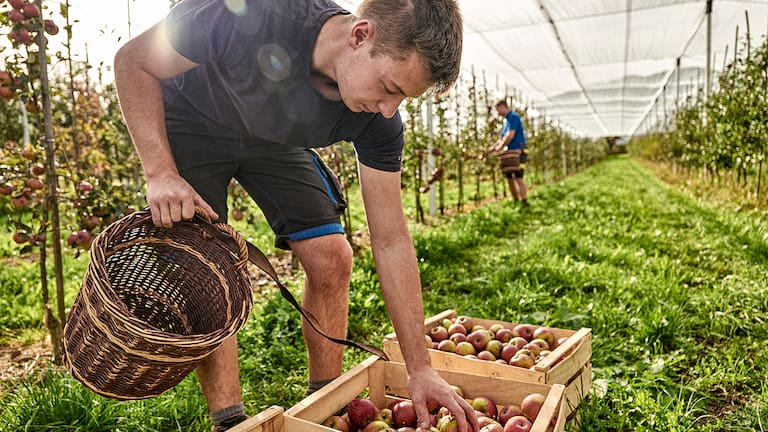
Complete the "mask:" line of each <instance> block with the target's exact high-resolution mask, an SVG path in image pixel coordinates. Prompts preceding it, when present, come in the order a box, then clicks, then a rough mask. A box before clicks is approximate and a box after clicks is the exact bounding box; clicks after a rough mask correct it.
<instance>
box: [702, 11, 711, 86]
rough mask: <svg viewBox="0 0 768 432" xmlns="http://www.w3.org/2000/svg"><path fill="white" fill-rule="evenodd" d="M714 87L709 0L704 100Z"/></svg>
mask: <svg viewBox="0 0 768 432" xmlns="http://www.w3.org/2000/svg"><path fill="white" fill-rule="evenodd" d="M711 88H712V0H707V66H706V69H705V75H704V101H706V100H707V99H708V98H709V90H710V89H711Z"/></svg>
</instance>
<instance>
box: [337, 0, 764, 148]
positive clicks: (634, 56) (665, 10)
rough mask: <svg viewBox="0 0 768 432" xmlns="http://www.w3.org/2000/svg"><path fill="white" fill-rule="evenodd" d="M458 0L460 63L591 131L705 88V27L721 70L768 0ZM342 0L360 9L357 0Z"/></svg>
mask: <svg viewBox="0 0 768 432" xmlns="http://www.w3.org/2000/svg"><path fill="white" fill-rule="evenodd" d="M458 1H459V4H460V6H461V9H462V13H463V15H464V55H463V59H462V69H463V70H464V71H466V72H467V73H470V71H471V70H472V69H474V71H475V73H484V74H485V76H486V78H487V79H488V81H490V84H491V87H495V86H496V83H499V87H500V88H496V91H498V92H501V93H502V94H503V93H504V92H505V91H508V92H509V93H515V94H520V95H521V96H522V99H523V100H522V101H521V102H523V103H524V104H525V105H526V106H528V107H534V108H536V109H537V110H538V111H543V112H544V113H545V114H546V115H547V116H548V117H550V118H551V119H553V120H556V121H559V122H560V123H562V124H564V125H565V126H566V127H568V128H569V130H572V131H573V132H575V133H577V134H579V135H584V136H589V137H600V136H629V135H633V134H637V133H643V132H644V131H645V130H646V127H655V125H656V124H657V119H656V116H663V113H664V112H665V111H666V112H668V113H671V112H672V111H673V109H674V106H675V104H676V102H677V100H678V99H677V98H678V97H679V98H681V99H684V98H685V97H686V96H688V95H690V94H695V91H696V90H695V88H703V87H704V86H705V84H706V79H705V77H706V74H705V70H706V64H707V51H708V50H707V46H708V43H707V42H708V37H707V36H708V34H710V35H711V45H710V46H711V54H710V58H711V66H712V76H713V80H716V76H717V73H718V71H720V70H722V69H723V66H724V65H725V64H727V62H730V61H732V59H733V55H734V42H735V39H736V33H737V29H738V32H739V39H740V42H739V46H743V45H744V44H745V38H744V35H745V34H746V27H747V16H748V22H749V26H750V35H751V41H752V42H751V43H752V45H753V46H757V45H758V44H760V43H761V41H763V40H764V38H765V35H766V33H767V32H768V0H714V1H712V13H711V15H709V16H708V14H707V0H698V1H693V0H458ZM338 3H339V4H340V5H342V6H345V7H347V8H350V9H351V10H353V11H354V9H355V8H356V7H357V5H359V4H360V0H339V1H338ZM745 12H746V13H745ZM710 16H711V32H708V27H709V25H708V22H709V21H710V19H709V17H710ZM726 57H727V58H726ZM678 59H679V61H680V67H679V83H680V85H679V93H678V85H677V83H678V73H677V70H678V68H677V62H678ZM713 82H714V81H713ZM646 117H648V118H649V120H648V121H646ZM659 121H663V119H659Z"/></svg>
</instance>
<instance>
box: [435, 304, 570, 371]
mask: <svg viewBox="0 0 768 432" xmlns="http://www.w3.org/2000/svg"><path fill="white" fill-rule="evenodd" d="M566 339H567V338H565V337H563V338H560V339H555V335H554V332H552V330H551V329H549V328H547V327H541V326H536V325H533V324H517V325H516V326H515V327H513V328H507V327H504V326H503V325H502V324H499V323H496V324H492V325H490V326H489V327H488V328H486V327H485V326H483V325H480V324H475V323H474V320H473V319H472V318H471V317H468V316H465V315H460V316H457V317H456V318H455V319H451V318H446V319H444V320H443V321H442V322H441V323H440V324H439V325H436V326H434V327H432V328H431V329H429V330H428V334H427V344H428V345H429V347H431V348H434V349H437V350H440V351H445V352H451V353H454V354H457V355H460V356H464V357H468V358H474V359H480V360H486V361H493V362H497V363H502V364H508V365H512V366H517V367H522V368H526V369H529V368H531V367H533V366H534V365H535V364H536V363H538V362H539V361H541V360H542V359H543V358H545V357H546V356H547V355H549V354H550V353H551V352H552V350H554V349H555V348H557V347H558V346H559V345H560V344H561V343H563V342H564V341H565V340H566Z"/></svg>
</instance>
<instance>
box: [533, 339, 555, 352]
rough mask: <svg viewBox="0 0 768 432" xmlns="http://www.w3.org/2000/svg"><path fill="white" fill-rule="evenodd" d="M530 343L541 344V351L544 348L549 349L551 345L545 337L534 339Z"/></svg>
mask: <svg viewBox="0 0 768 432" xmlns="http://www.w3.org/2000/svg"><path fill="white" fill-rule="evenodd" d="M530 343H531V344H533V345H538V346H539V349H540V350H541V351H543V350H548V349H549V346H550V345H549V344H548V343H547V341H545V340H544V339H534V340H532V341H531V342H530Z"/></svg>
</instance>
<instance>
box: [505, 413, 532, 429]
mask: <svg viewBox="0 0 768 432" xmlns="http://www.w3.org/2000/svg"><path fill="white" fill-rule="evenodd" d="M531 426H533V423H531V421H530V420H528V419H527V418H525V417H524V416H515V417H512V418H511V419H509V421H507V422H506V423H505V424H504V432H528V431H530V430H531Z"/></svg>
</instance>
